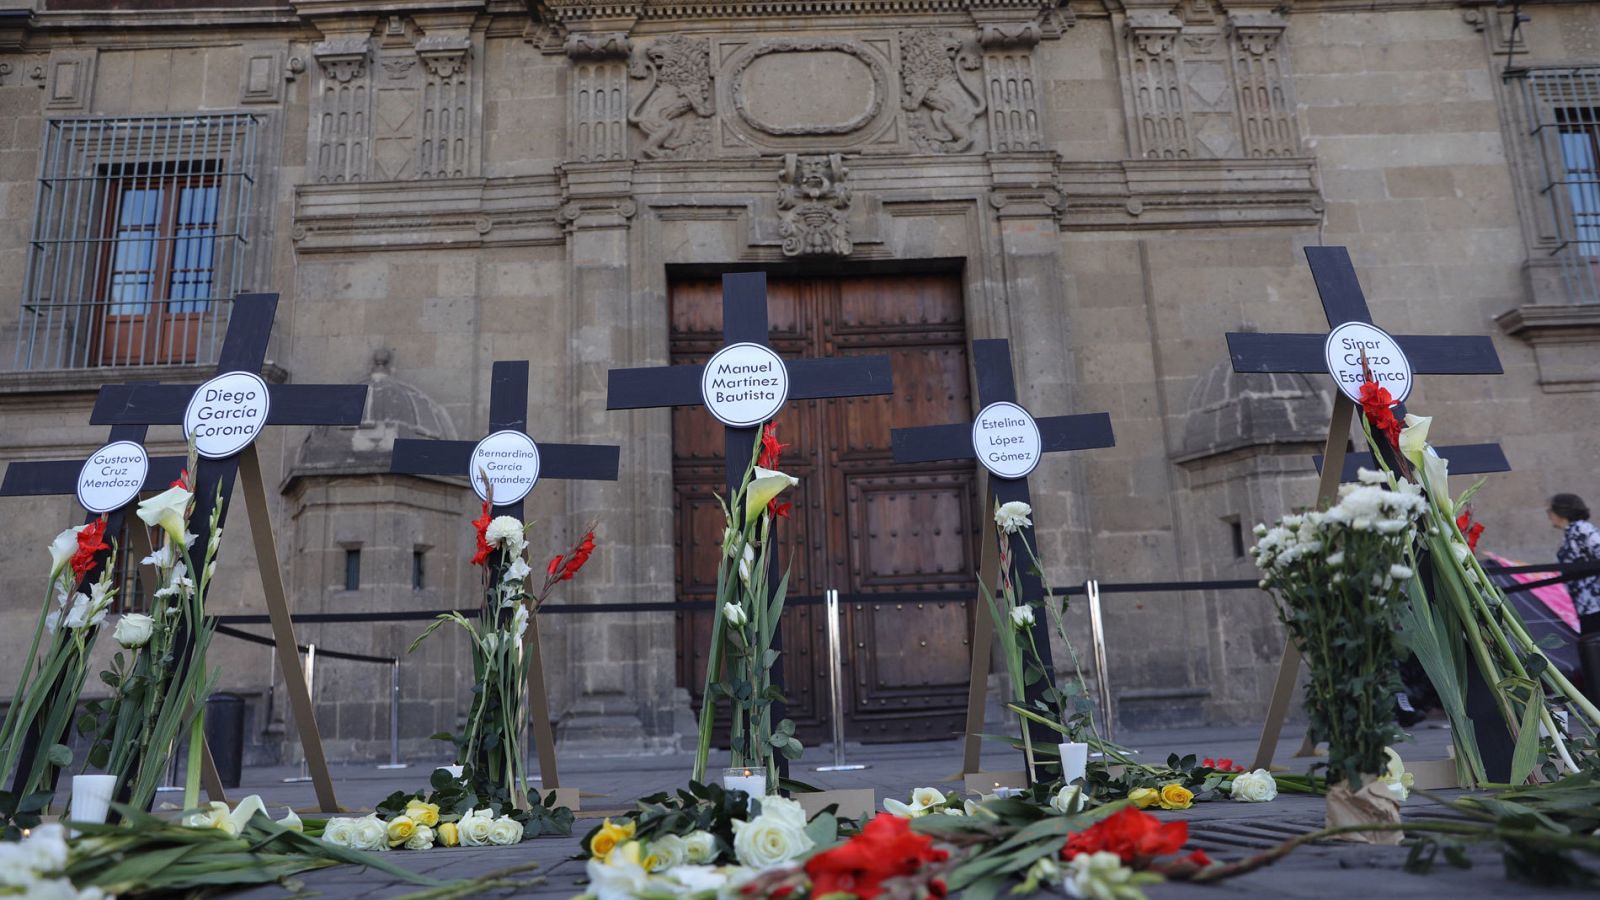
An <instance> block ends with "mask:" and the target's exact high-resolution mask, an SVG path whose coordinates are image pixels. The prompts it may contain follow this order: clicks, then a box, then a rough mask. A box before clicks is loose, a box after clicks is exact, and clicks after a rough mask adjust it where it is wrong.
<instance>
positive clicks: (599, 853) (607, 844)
mask: <svg viewBox="0 0 1600 900" xmlns="http://www.w3.org/2000/svg"><path fill="white" fill-rule="evenodd" d="M636 828H638V825H637V824H636V823H634V822H631V821H630V822H627V823H626V824H622V825H613V824H611V820H610V819H606V820H605V821H604V822H602V823H600V830H599V831H597V832H595V835H594V837H592V838H590V839H589V855H590V856H592V857H594V858H595V859H598V860H600V861H601V862H605V861H606V860H607V859H609V858H610V856H611V851H612V850H614V849H616V846H617V845H618V844H620V843H622V842H623V841H626V840H628V839H630V838H632V837H633V832H634V829H636Z"/></svg>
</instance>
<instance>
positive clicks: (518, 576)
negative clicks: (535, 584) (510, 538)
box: [500, 556, 533, 583]
mask: <svg viewBox="0 0 1600 900" xmlns="http://www.w3.org/2000/svg"><path fill="white" fill-rule="evenodd" d="M532 571H533V570H532V569H529V568H528V563H527V560H524V559H523V558H522V557H520V556H519V557H517V558H516V559H515V560H514V561H513V562H512V563H511V565H509V566H506V571H505V574H504V575H502V576H500V581H501V582H502V583H504V582H511V581H523V580H525V579H526V578H527V577H528V574H529V573H530V572H532Z"/></svg>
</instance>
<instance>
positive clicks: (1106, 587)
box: [216, 563, 1600, 662]
mask: <svg viewBox="0 0 1600 900" xmlns="http://www.w3.org/2000/svg"><path fill="white" fill-rule="evenodd" d="M1483 568H1484V571H1485V572H1487V573H1489V574H1490V575H1528V574H1534V573H1543V572H1554V573H1559V574H1555V575H1552V576H1551V577H1550V578H1545V579H1540V580H1538V581H1531V582H1528V583H1525V584H1524V583H1518V584H1511V585H1504V586H1503V588H1504V590H1506V591H1507V592H1508V593H1517V592H1518V591H1529V590H1534V589H1535V588H1541V587H1548V586H1550V585H1554V584H1563V583H1565V582H1568V581H1575V580H1577V579H1579V578H1587V577H1590V576H1593V575H1600V563H1549V564H1547V565H1524V566H1484V567H1483ZM1259 587H1260V582H1259V581H1257V580H1255V579H1249V578H1240V579H1216V580H1210V581H1124V582H1101V583H1100V593H1101V594H1161V593H1181V592H1194V591H1234V590H1247V589H1258V588H1259ZM1050 593H1051V594H1052V595H1053V596H1057V597H1063V596H1064V597H1081V596H1084V595H1085V594H1086V593H1087V588H1086V587H1085V586H1084V585H1081V584H1080V585H1075V586H1073V587H1064V588H1055V589H1054V590H1052V591H1051V592H1050ZM973 597H974V594H973V592H971V591H911V592H906V593H894V594H840V595H839V602H840V603H842V604H852V605H856V606H870V605H881V604H889V603H894V604H901V605H903V604H907V603H961V602H964V601H967V600H971V599H973ZM826 602H827V598H826V597H824V596H823V595H821V594H813V595H806V596H794V597H788V598H785V600H784V605H785V606H822V605H823V604H824V603H826ZM715 606H716V602H715V601H713V600H665V601H653V602H651V601H645V602H637V603H548V604H545V605H544V606H542V607H540V608H539V614H540V615H589V614H593V613H626V612H693V611H695V610H709V609H712V608H714V607H715ZM451 613H457V614H460V615H462V616H465V617H467V618H471V617H473V616H476V615H477V614H478V610H476V609H455V610H450V609H417V610H394V611H390V612H376V613H305V614H303V615H297V616H295V617H294V621H295V622H296V623H297V624H303V625H333V624H340V623H352V622H420V621H427V620H432V619H436V618H438V617H439V616H444V615H450V614H451ZM216 618H217V622H219V623H226V624H228V625H267V624H270V623H271V621H272V619H271V618H270V617H268V616H264V615H235V616H218V617H216ZM217 631H218V632H220V633H224V634H228V635H229V636H230V637H241V636H243V635H248V637H241V639H246V640H248V639H250V638H257V642H258V643H271V641H270V640H268V639H266V638H258V636H257V635H251V634H248V632H236V631H234V630H232V629H226V630H225V628H224V625H222V624H219V625H218V628H217ZM301 649H302V650H304V649H305V648H304V647H302V648H301ZM318 652H320V653H327V654H329V655H330V656H332V655H333V654H334V652H335V651H331V650H328V651H318ZM335 658H339V659H344V658H358V661H361V662H391V660H389V659H387V658H378V657H364V656H359V655H346V656H339V657H335Z"/></svg>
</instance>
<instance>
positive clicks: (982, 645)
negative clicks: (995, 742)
mask: <svg viewBox="0 0 1600 900" xmlns="http://www.w3.org/2000/svg"><path fill="white" fill-rule="evenodd" d="M972 361H973V369H974V370H975V371H976V373H977V381H978V405H979V409H980V411H981V410H982V409H983V408H984V407H987V406H989V405H991V404H994V403H1016V402H1017V382H1016V376H1015V375H1014V374H1013V372H1012V369H1011V342H1010V341H1007V340H1004V339H995V340H977V341H973V342H972ZM1034 421H1035V423H1037V424H1038V426H1039V438H1040V448H1039V449H1040V451H1041V453H1059V452H1064V451H1068V450H1089V449H1093V448H1095V447H1112V446H1115V445H1116V438H1115V436H1114V435H1113V434H1112V432H1111V417H1110V416H1109V415H1107V414H1106V413H1087V414H1084V415H1076V416H1049V417H1046V418H1042V419H1035V420H1034ZM972 430H973V426H972V423H971V422H963V423H959V424H955V425H926V426H923V427H920V428H896V429H894V431H893V432H892V434H891V440H892V442H893V447H894V461H895V462H897V463H921V462H933V461H936V460H945V459H977V458H978V450H977V448H976V447H975V446H974V445H973V439H972ZM988 482H989V490H988V497H987V498H986V500H985V503H986V506H985V508H984V510H983V519H982V520H981V521H983V522H984V523H985V528H984V531H987V523H988V522H990V521H992V516H993V514H994V508H995V505H996V504H1002V503H1010V502H1013V501H1021V502H1023V503H1027V504H1029V505H1032V500H1031V499H1030V497H1031V495H1030V494H1029V492H1028V479H1027V476H1023V477H1021V478H1002V477H999V476H993V475H992V476H991V477H990V478H989V479H988ZM992 543H993V542H991V541H989V540H988V539H987V538H985V540H984V545H983V546H984V548H985V557H986V559H985V562H988V561H989V560H988V558H987V557H988V555H989V554H988V547H989V546H990V545H991V544H992ZM1038 546H1039V545H1038V543H1037V542H1036V541H1035V540H1034V535H1033V526H1032V525H1029V526H1027V527H1025V528H1020V529H1018V530H1017V532H1016V533H1015V534H1013V535H1012V536H1011V538H1010V555H1011V558H1012V559H1013V560H1014V561H1015V563H1016V567H1017V571H1018V572H1019V573H1020V577H1019V583H1018V585H1017V590H1018V596H1020V597H1021V599H1022V600H1024V601H1027V602H1034V601H1040V600H1043V599H1044V581H1043V579H1042V578H1041V576H1040V573H1039V572H1038V571H1037V570H1035V569H1034V567H1033V564H1032V563H1031V561H1030V556H1029V549H1028V548H1030V547H1032V548H1034V550H1033V552H1034V553H1037V552H1038ZM984 568H989V566H985V567H984ZM998 575H999V573H997V572H992V571H985V572H982V573H980V576H979V577H980V578H982V579H984V582H985V584H988V585H989V586H990V589H993V586H994V583H995V578H996V576H998ZM973 622H974V634H973V638H972V685H971V688H970V689H969V693H968V704H967V735H966V740H967V745H966V759H965V761H964V763H963V766H962V768H963V770H964V773H966V774H970V773H973V772H976V771H978V756H977V751H978V746H979V740H980V735H981V732H982V731H983V706H984V693H985V692H984V686H985V685H986V684H987V681H988V677H989V643H990V641H991V640H992V639H993V634H994V632H993V628H994V624H993V622H992V621H990V617H989V616H988V615H987V614H985V613H984V612H983V611H982V610H980V611H979V612H978V614H977V615H975V616H974V617H973ZM1033 638H1034V642H1035V643H1036V644H1037V645H1038V647H1039V656H1040V657H1041V659H1042V661H1043V662H1044V665H1045V667H1046V668H1047V669H1048V668H1050V667H1051V665H1052V661H1051V658H1050V623H1049V617H1048V616H1044V615H1040V616H1036V617H1035V618H1034V623H1033ZM1099 677H1101V678H1104V677H1105V673H1104V672H1101V673H1099ZM1044 690H1045V683H1044V682H1043V681H1040V682H1036V683H1034V684H1032V685H1029V686H1028V687H1027V698H1028V700H1029V701H1030V702H1032V701H1033V700H1036V699H1041V694H1042V693H1043V692H1044ZM1104 714H1105V715H1108V716H1109V715H1110V714H1111V710H1109V709H1108V710H1105V711H1104ZM1028 734H1029V737H1030V739H1031V740H1032V742H1033V743H1034V744H1035V745H1037V746H1042V747H1049V746H1051V745H1053V744H1055V743H1057V742H1059V741H1060V736H1059V735H1058V734H1056V733H1055V732H1054V731H1051V730H1050V729H1048V728H1045V727H1044V726H1042V725H1038V724H1037V723H1029V726H1028Z"/></svg>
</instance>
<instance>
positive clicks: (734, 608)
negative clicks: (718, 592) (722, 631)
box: [722, 603, 750, 628]
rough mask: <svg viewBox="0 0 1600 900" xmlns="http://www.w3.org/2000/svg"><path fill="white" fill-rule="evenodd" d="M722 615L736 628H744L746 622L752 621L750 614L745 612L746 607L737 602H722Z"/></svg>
mask: <svg viewBox="0 0 1600 900" xmlns="http://www.w3.org/2000/svg"><path fill="white" fill-rule="evenodd" d="M722 617H723V618H724V619H727V620H728V624H729V625H732V626H733V627H735V628H743V627H744V623H746V622H748V621H750V616H748V615H747V614H746V613H745V611H744V607H742V606H740V605H739V604H737V603H724V604H722Z"/></svg>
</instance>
